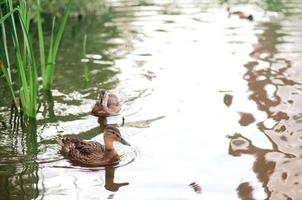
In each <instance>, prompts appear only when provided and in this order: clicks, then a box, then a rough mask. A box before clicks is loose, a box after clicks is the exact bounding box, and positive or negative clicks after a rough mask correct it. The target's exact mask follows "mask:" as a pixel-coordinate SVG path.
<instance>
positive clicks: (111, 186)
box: [105, 166, 129, 192]
mask: <svg viewBox="0 0 302 200" xmlns="http://www.w3.org/2000/svg"><path fill="white" fill-rule="evenodd" d="M114 174H115V168H114V166H106V167H105V188H106V190H109V191H111V192H116V191H118V190H119V189H120V187H123V186H126V185H129V183H128V182H124V183H115V182H114Z"/></svg>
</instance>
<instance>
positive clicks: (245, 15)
mask: <svg viewBox="0 0 302 200" xmlns="http://www.w3.org/2000/svg"><path fill="white" fill-rule="evenodd" d="M232 14H233V15H237V16H238V17H239V18H240V19H247V20H249V21H253V20H254V17H253V15H251V14H246V13H244V12H242V11H235V12H232Z"/></svg>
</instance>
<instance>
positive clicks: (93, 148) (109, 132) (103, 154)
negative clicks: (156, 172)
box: [58, 125, 130, 167]
mask: <svg viewBox="0 0 302 200" xmlns="http://www.w3.org/2000/svg"><path fill="white" fill-rule="evenodd" d="M114 142H120V143H121V144H124V145H127V146H130V144H129V143H128V142H127V141H126V140H125V139H124V138H123V137H122V135H121V133H120V131H119V129H118V128H116V127H113V126H111V125H107V126H106V127H105V128H104V143H105V144H104V145H103V144H101V143H99V142H96V141H83V140H81V139H79V138H78V137H75V136H69V137H63V138H59V139H58V143H59V145H60V146H61V147H62V150H61V152H62V154H63V156H64V157H65V158H67V159H69V160H70V161H71V162H73V163H76V164H79V165H84V166H91V167H97V166H108V165H115V164H118V163H119V161H120V156H119V154H118V153H117V152H116V150H115V149H114V146H113V143H114Z"/></svg>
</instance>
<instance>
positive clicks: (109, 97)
mask: <svg viewBox="0 0 302 200" xmlns="http://www.w3.org/2000/svg"><path fill="white" fill-rule="evenodd" d="M120 110H121V105H120V101H119V98H118V97H117V96H116V95H115V94H109V93H108V92H107V91H106V90H104V89H101V90H100V92H99V100H98V101H97V102H96V104H95V105H94V107H93V108H92V111H91V113H92V114H93V115H94V116H97V117H107V116H112V115H117V114H118V113H119V112H120Z"/></svg>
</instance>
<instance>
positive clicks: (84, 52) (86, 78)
mask: <svg viewBox="0 0 302 200" xmlns="http://www.w3.org/2000/svg"><path fill="white" fill-rule="evenodd" d="M86 44H87V34H85V35H84V39H83V55H82V57H83V58H85V56H86ZM83 69H84V70H83V78H84V80H85V81H86V83H87V82H88V81H89V74H88V73H89V70H88V65H87V64H86V63H84V64H83Z"/></svg>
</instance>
